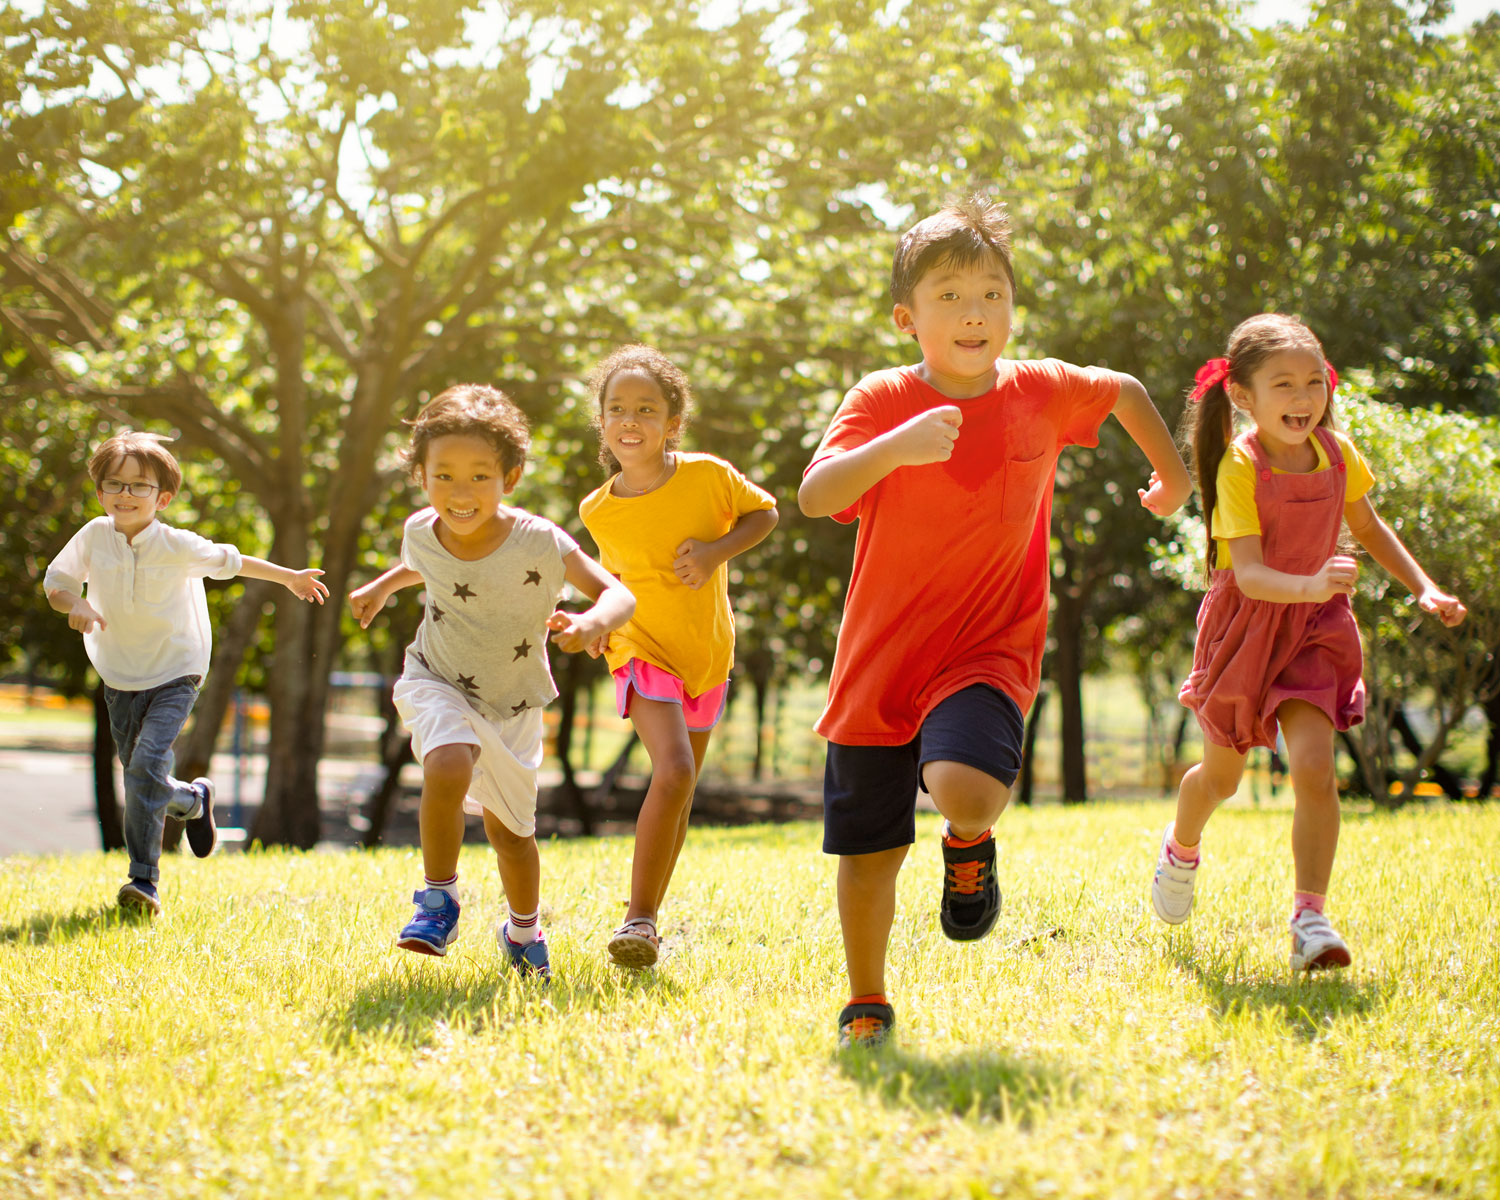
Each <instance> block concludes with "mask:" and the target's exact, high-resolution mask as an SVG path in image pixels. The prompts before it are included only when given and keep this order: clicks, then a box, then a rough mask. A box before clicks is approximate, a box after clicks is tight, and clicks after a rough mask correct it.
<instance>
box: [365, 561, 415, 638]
mask: <svg viewBox="0 0 1500 1200" xmlns="http://www.w3.org/2000/svg"><path fill="white" fill-rule="evenodd" d="M421 582H422V576H421V574H420V573H418V572H416V571H413V570H412V569H411V568H410V567H407V566H403V565H401V564H400V563H398V564H396V566H394V567H392V568H391V569H390V570H389V571H387V572H386V573H385V574H384V575H380V576H378V577H377V578H375V579H372V580H371V581H370V582H369V583H367V584H365V586H364V587H362V588H355V589H354V591H352V592H350V593H349V607H350V609H351V610H353V612H354V619H355V620H356V621H358V622H359V627H360V628H361V629H368V628H370V622H371V621H373V620H374V619H375V614H376V613H378V612H379V611H380V610H381V609H382V608H384V607H385V603H386V601H387V600H389V599H390V598H391V597H392V596H394V595H395V594H396V593H397V592H399V591H400V590H401V589H402V588H407V587H411V586H413V585H414V584H418V583H421Z"/></svg>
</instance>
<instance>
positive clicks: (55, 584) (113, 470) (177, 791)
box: [42, 430, 328, 915]
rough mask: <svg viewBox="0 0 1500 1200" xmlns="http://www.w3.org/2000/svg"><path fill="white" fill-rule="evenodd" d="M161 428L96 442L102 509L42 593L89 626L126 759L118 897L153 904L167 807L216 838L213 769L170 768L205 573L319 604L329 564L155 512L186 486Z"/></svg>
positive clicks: (202, 664)
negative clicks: (218, 535) (269, 557)
mask: <svg viewBox="0 0 1500 1200" xmlns="http://www.w3.org/2000/svg"><path fill="white" fill-rule="evenodd" d="M164 440H165V439H163V438H160V437H158V436H157V435H156V434H150V433H139V432H136V431H133V430H126V431H125V432H123V433H118V434H116V435H115V436H114V437H112V438H110V439H109V440H108V441H106V442H105V443H104V444H103V445H101V446H100V447H99V448H98V449H97V450H96V451H95V452H94V455H93V457H92V458H90V459H89V475H90V477H91V478H92V479H93V481H94V494H95V495H96V496H97V497H98V499H99V503H100V504H101V505H102V506H103V508H104V513H105V515H104V516H102V517H95V518H94V519H93V520H92V521H90V522H89V523H88V524H87V525H85V526H84V527H83V528H82V529H80V530H79V531H78V532H77V533H76V534H74V535H73V537H72V539H71V540H70V541H69V542H68V544H67V545H66V546H64V547H63V549H62V552H61V553H60V554H59V555H58V556H57V557H56V558H54V559H53V560H52V562H51V564H50V565H49V566H48V568H47V574H46V577H45V578H44V579H43V581H42V588H43V590H44V591H45V592H46V594H47V602H48V603H49V604H50V605H51V606H52V607H53V608H54V609H56V610H57V611H58V612H62V613H67V614H68V624H69V625H70V626H71V627H72V628H74V629H76V630H78V631H79V632H80V633H82V634H83V645H84V649H85V650H87V651H88V656H89V661H90V662H91V663H93V664H94V669H95V670H96V671H97V672H98V673H99V678H100V679H101V680H102V681H103V683H104V701H105V704H106V706H107V707H108V709H109V724H110V730H111V732H112V733H113V734H114V739H115V746H116V748H117V749H118V751H119V754H120V762H121V764H122V765H123V766H124V768H125V846H126V849H127V850H128V851H129V853H130V879H129V881H128V882H127V883H126V884H125V886H124V887H122V888H121V889H120V893H119V897H118V898H119V902H120V905H121V907H123V908H127V909H133V910H138V911H142V912H146V913H150V914H152V915H155V914H157V913H159V912H161V899H160V897H159V896H158V895H157V890H156V881H157V878H158V877H159V874H160V872H159V871H158V870H157V865H156V864H157V860H158V859H159V858H160V857H161V835H162V826H163V824H164V823H165V818H166V816H167V814H168V813H170V814H171V815H172V816H174V817H178V818H179V819H182V820H185V821H186V822H187V839H188V845H189V846H190V847H191V848H192V851H193V853H194V854H196V855H197V856H198V857H199V858H207V857H208V855H209V854H211V853H212V852H213V848H214V846H215V845H216V844H217V843H218V829H217V827H216V826H215V824H214V785H213V781H212V780H209V779H207V778H203V777H200V778H198V779H195V780H193V782H192V783H183V782H182V781H181V780H179V779H174V778H173V777H172V743H173V741H175V740H176V738H177V735H178V733H180V732H181V731H182V727H183V725H185V724H186V723H187V718H188V714H189V713H190V712H192V709H193V701H194V700H196V699H197V698H198V689H199V687H200V686H201V685H202V683H203V676H204V674H205V673H206V672H207V670H208V661H209V652H210V649H211V647H212V635H211V632H210V629H209V624H208V600H207V598H206V596H205V595H204V591H203V579H204V577H205V576H212V577H213V578H215V579H233V578H234V577H235V576H236V575H244V576H246V577H248V578H251V579H268V580H270V581H272V582H274V583H280V584H282V585H283V586H285V587H286V588H287V589H288V590H290V591H291V592H292V594H293V595H295V596H297V597H298V598H299V599H302V600H309V601H311V600H316V601H317V602H318V603H319V604H322V603H323V599H324V597H326V596H327V595H328V589H327V588H326V587H324V586H323V584H322V582H321V581H320V580H319V579H318V576H319V575H321V574H322V573H323V572H322V571H318V570H313V569H310V568H309V569H307V570H302V571H294V570H291V569H290V568H287V567H280V566H277V565H276V564H275V563H271V562H267V561H265V560H264V559H260V558H252V557H250V556H249V555H247V554H241V553H240V552H239V551H238V550H237V549H235V547H233V546H229V545H222V544H215V543H213V542H210V541H208V540H207V539H206V538H202V537H199V536H198V535H197V534H196V533H192V532H189V531H188V530H185V529H176V528H173V527H172V526H170V525H167V524H164V523H163V522H160V521H158V520H157V519H156V514H157V513H159V512H161V511H162V510H163V509H165V508H166V507H167V505H168V504H170V503H171V502H172V497H173V496H174V495H176V494H177V491H178V489H179V488H180V487H181V486H182V470H181V468H180V467H179V466H178V465H177V460H176V459H175V458H174V457H172V454H171V452H170V451H169V450H167V448H166V447H165V446H164V445H163V444H162V442H163V441H164ZM85 585H86V586H87V590H88V596H87V598H85V597H84V589H85Z"/></svg>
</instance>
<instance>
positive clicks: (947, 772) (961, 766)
mask: <svg viewBox="0 0 1500 1200" xmlns="http://www.w3.org/2000/svg"><path fill="white" fill-rule="evenodd" d="M922 782H923V783H925V784H926V785H927V791H928V794H929V795H931V796H932V802H933V804H935V805H936V806H937V809H938V811H939V812H940V813H942V814H943V816H945V817H947V818H948V821H949V822H950V823H951V824H960V825H966V824H970V823H976V822H977V823H978V824H981V825H990V824H992V823H993V822H994V820H995V819H996V818H997V817H999V815H1000V814H1001V813H1002V812H1004V811H1005V806H1006V805H1007V804H1009V803H1010V788H1009V787H1008V786H1007V785H1006V784H1003V783H1001V782H1000V780H998V779H996V778H995V777H994V776H993V775H991V774H989V773H988V772H986V771H981V770H979V769H978V768H977V767H971V766H968V765H967V764H965V763H956V762H930V763H927V764H925V765H924V766H923V768H922Z"/></svg>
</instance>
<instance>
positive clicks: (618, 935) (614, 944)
mask: <svg viewBox="0 0 1500 1200" xmlns="http://www.w3.org/2000/svg"><path fill="white" fill-rule="evenodd" d="M660 946H661V939H660V938H659V937H658V936H657V934H656V922H655V921H653V920H652V919H651V918H650V917H632V918H631V919H630V920H628V921H626V922H625V924H623V925H621V926H620V928H618V929H616V930H615V932H614V936H612V937H611V938H610V939H609V956H610V958H612V959H613V960H614V961H615V962H617V963H618V964H619V965H620V966H622V967H632V968H635V969H637V970H639V969H640V968H641V967H649V966H653V965H654V964H655V963H656V958H657V952H658V948H659V947H660Z"/></svg>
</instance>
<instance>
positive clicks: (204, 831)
mask: <svg viewBox="0 0 1500 1200" xmlns="http://www.w3.org/2000/svg"><path fill="white" fill-rule="evenodd" d="M193 786H194V787H195V788H197V789H198V790H199V791H200V792H202V793H203V811H202V812H200V813H199V814H198V815H197V816H196V817H190V818H188V820H187V830H186V832H187V840H188V845H189V846H190V847H191V848H192V851H193V853H194V854H196V855H197V856H198V857H199V858H207V857H208V856H209V855H210V854H212V853H213V852H214V847H215V846H217V845H218V844H219V827H218V826H217V825H215V824H214V781H213V780H212V779H209V778H208V777H207V776H206V775H200V776H198V778H197V779H195V780H193Z"/></svg>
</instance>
